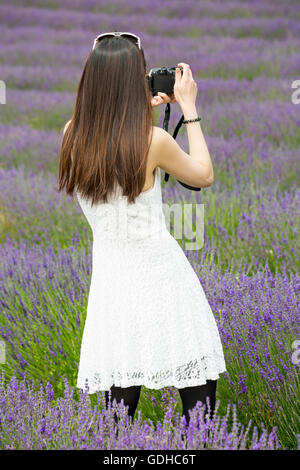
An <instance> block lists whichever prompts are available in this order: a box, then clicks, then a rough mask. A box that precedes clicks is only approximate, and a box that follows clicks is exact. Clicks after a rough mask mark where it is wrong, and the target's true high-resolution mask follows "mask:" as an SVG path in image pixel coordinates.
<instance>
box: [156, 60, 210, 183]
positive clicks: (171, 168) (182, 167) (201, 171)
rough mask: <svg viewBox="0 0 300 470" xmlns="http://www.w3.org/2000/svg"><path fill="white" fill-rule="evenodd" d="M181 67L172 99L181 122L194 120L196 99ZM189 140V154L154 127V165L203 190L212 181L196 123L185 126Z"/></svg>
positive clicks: (190, 78) (186, 71) (187, 72)
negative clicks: (180, 113)
mask: <svg viewBox="0 0 300 470" xmlns="http://www.w3.org/2000/svg"><path fill="white" fill-rule="evenodd" d="M178 65H182V66H183V75H182V77H181V73H180V71H178V72H176V78H175V85H174V96H175V99H176V101H177V102H178V103H179V105H180V107H181V109H182V113H183V115H184V118H185V119H194V118H196V117H197V110H196V105H195V101H196V96H197V84H196V82H194V80H193V76H192V72H191V70H190V67H189V66H188V65H187V64H178ZM185 125H186V126H187V135H188V141H189V154H188V153H186V152H185V151H184V150H182V148H181V147H180V146H179V145H178V143H177V142H176V140H175V139H174V138H173V137H172V136H171V135H170V134H169V133H168V132H167V131H165V130H164V129H162V128H160V127H156V133H157V136H158V138H157V152H156V155H158V160H157V162H156V163H157V166H159V167H161V168H162V169H163V170H164V171H166V172H167V173H169V174H170V175H172V176H173V177H174V178H175V179H177V180H179V181H182V182H183V183H186V184H188V185H190V186H194V187H201V188H205V187H208V186H211V184H212V183H213V181H214V172H213V165H212V161H211V158H210V154H209V151H208V148H207V145H206V142H205V138H204V136H203V133H202V130H201V127H200V123H199V121H198V122H192V123H188V124H185Z"/></svg>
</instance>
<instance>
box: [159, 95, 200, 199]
mask: <svg viewBox="0 0 300 470" xmlns="http://www.w3.org/2000/svg"><path fill="white" fill-rule="evenodd" d="M170 114H171V106H170V103H167V105H166V109H165V117H164V121H163V129H164V130H165V131H167V132H168V128H169V121H170ZM183 120H184V115H182V116H181V118H180V119H179V121H178V123H177V124H176V127H175V130H174V132H173V136H172V137H173V139H176V137H177V134H178V131H179V129H180V127H181V126H182V122H183ZM169 176H170V175H169V173H167V172H165V178H164V180H165V181H168V180H169ZM176 181H178V183H180V184H181V185H182V186H184V187H185V188H187V189H190V190H191V191H201V188H194V187H193V186H189V185H188V184H185V183H183V182H182V181H179V180H176Z"/></svg>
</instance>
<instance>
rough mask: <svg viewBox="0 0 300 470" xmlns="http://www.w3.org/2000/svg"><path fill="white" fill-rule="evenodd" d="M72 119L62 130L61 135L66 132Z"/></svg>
mask: <svg viewBox="0 0 300 470" xmlns="http://www.w3.org/2000/svg"><path fill="white" fill-rule="evenodd" d="M71 121H72V119H70V121H68V122H67V123H66V124H65V127H64V130H63V134H64V133H65V132H66V130H67V129H68V127H69V124H70V123H71Z"/></svg>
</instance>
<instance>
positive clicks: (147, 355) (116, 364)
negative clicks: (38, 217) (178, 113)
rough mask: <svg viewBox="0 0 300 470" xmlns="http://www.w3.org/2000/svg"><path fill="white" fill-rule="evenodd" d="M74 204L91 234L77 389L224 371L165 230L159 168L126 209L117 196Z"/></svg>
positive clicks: (192, 276) (154, 383)
mask: <svg viewBox="0 0 300 470" xmlns="http://www.w3.org/2000/svg"><path fill="white" fill-rule="evenodd" d="M77 199H78V202H79V204H80V206H81V208H82V210H83V212H84V214H85V216H86V218H87V220H88V222H89V224H90V226H91V228H92V231H93V258H92V265H93V266H92V268H93V269H92V277H91V284H90V289H89V295H88V306H87V315H86V321H85V326H84V331H83V337H82V343H81V351H80V362H79V370H78V378H77V387H78V388H82V389H85V388H86V380H87V383H88V386H89V391H88V393H95V392H96V391H97V390H99V391H104V390H108V389H109V388H110V387H111V386H112V385H116V386H120V387H130V386H132V385H145V386H146V387H148V388H152V389H159V388H162V387H165V386H175V387H177V388H183V387H188V386H195V385H202V384H204V383H205V382H206V381H207V380H208V379H217V378H219V374H220V373H222V372H225V371H226V367H225V361H224V355H223V349H222V344H221V340H220V336H219V332H218V328H217V324H216V321H215V318H214V316H213V312H212V310H211V308H210V305H209V303H208V301H207V298H206V296H205V293H204V291H203V288H202V285H201V283H200V281H199V279H198V277H197V275H196V273H195V271H194V270H193V268H192V266H191V264H190V262H189V261H188V259H187V257H186V255H185V254H184V252H183V250H182V248H181V247H180V245H179V243H178V242H177V241H176V240H175V238H174V237H173V236H172V235H171V234H170V233H169V231H168V230H167V227H166V224H165V218H164V214H163V209H162V193H161V171H160V168H159V167H157V169H156V173H155V181H154V184H153V186H152V188H150V189H149V190H148V191H145V192H143V193H141V194H140V195H139V196H138V198H137V200H136V202H135V203H133V204H128V203H127V198H124V197H123V196H121V195H120V193H119V192H118V191H117V192H116V194H115V197H114V198H111V199H110V201H109V202H108V203H106V204H97V205H96V206H94V207H91V206H90V205H89V204H88V203H87V202H86V201H83V200H82V199H81V197H80V196H79V194H78V193H77Z"/></svg>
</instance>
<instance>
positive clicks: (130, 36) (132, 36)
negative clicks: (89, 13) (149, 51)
mask: <svg viewBox="0 0 300 470" xmlns="http://www.w3.org/2000/svg"><path fill="white" fill-rule="evenodd" d="M107 36H117V37H120V36H123V37H124V38H127V39H129V40H130V41H132V40H134V42H135V44H137V46H138V48H139V49H141V40H140V38H139V37H138V36H136V35H135V34H132V33H127V32H125V33H123V32H122V33H121V32H120V31H114V32H112V33H103V34H99V36H97V37H96V39H94V44H93V50H94V49H95V47H96V45H97V43H98V42H99V40H100V39H101V38H104V37H107Z"/></svg>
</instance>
